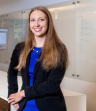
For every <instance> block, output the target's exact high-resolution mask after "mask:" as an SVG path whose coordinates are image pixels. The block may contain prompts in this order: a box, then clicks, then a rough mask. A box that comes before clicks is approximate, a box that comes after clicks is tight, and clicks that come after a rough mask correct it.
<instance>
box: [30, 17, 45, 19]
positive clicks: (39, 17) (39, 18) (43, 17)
mask: <svg viewBox="0 0 96 111" xmlns="http://www.w3.org/2000/svg"><path fill="white" fill-rule="evenodd" d="M40 18H45V17H39V19H40ZM30 19H35V18H34V17H33V18H30Z"/></svg>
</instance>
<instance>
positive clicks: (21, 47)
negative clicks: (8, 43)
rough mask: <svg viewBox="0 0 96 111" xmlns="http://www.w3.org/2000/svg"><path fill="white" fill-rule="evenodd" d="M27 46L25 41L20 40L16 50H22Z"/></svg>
mask: <svg viewBox="0 0 96 111" xmlns="http://www.w3.org/2000/svg"><path fill="white" fill-rule="evenodd" d="M24 46H25V42H19V43H17V45H16V46H15V50H16V51H21V50H22V49H23V48H24Z"/></svg>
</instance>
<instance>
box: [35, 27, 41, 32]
mask: <svg viewBox="0 0 96 111" xmlns="http://www.w3.org/2000/svg"><path fill="white" fill-rule="evenodd" d="M41 29H42V28H36V29H34V30H35V31H36V32H39V31H41Z"/></svg>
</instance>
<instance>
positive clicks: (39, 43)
mask: <svg viewBox="0 0 96 111" xmlns="http://www.w3.org/2000/svg"><path fill="white" fill-rule="evenodd" d="M45 38H46V36H45V37H35V42H36V43H35V47H43V45H44V42H45Z"/></svg>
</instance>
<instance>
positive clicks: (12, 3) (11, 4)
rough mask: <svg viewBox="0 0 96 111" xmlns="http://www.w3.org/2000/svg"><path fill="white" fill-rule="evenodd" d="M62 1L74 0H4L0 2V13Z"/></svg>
mask: <svg viewBox="0 0 96 111" xmlns="http://www.w3.org/2000/svg"><path fill="white" fill-rule="evenodd" d="M64 1H74V0H6V2H1V3H0V15H1V14H6V13H10V12H15V11H20V10H25V9H30V8H32V7H34V6H38V5H50V4H55V3H61V2H64Z"/></svg>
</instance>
